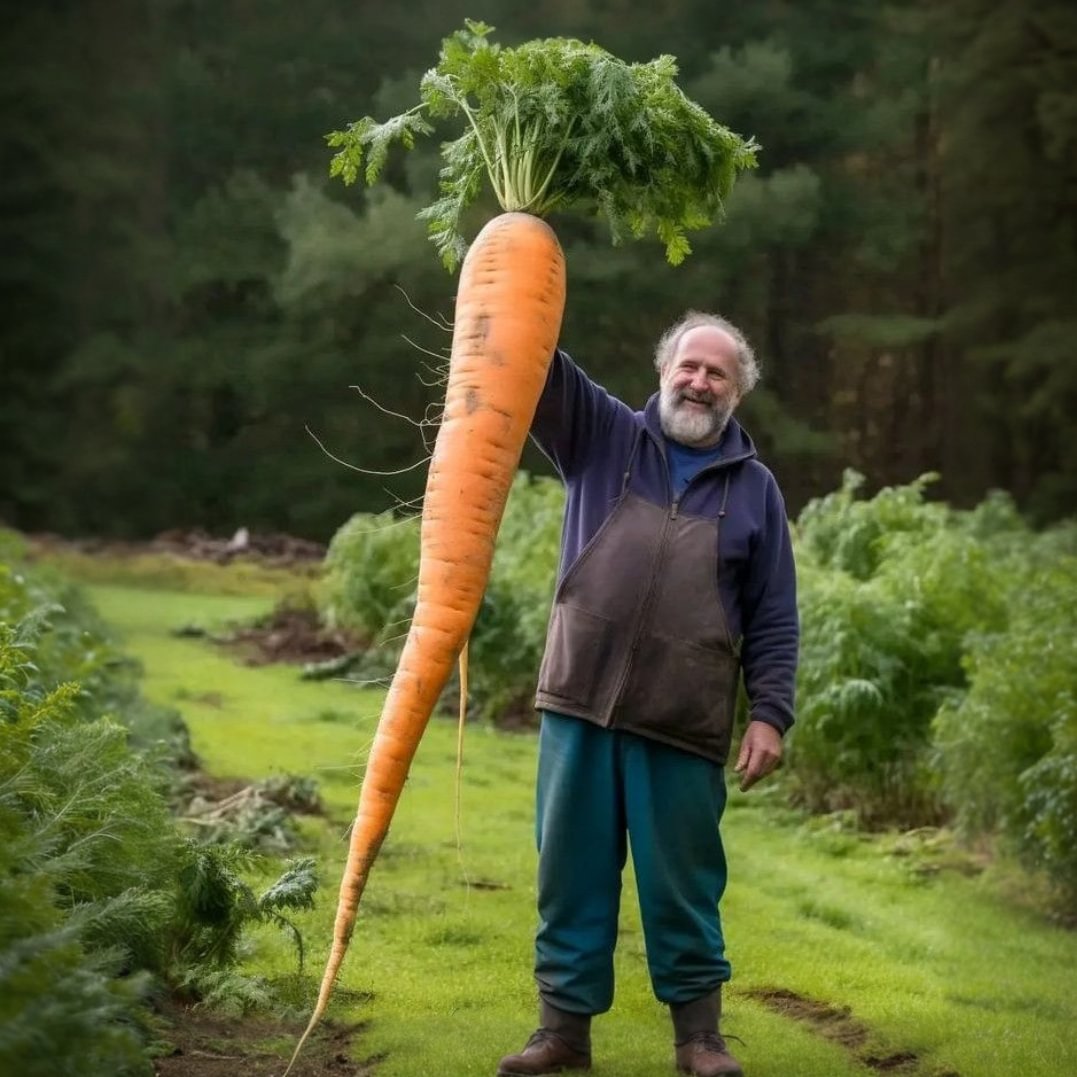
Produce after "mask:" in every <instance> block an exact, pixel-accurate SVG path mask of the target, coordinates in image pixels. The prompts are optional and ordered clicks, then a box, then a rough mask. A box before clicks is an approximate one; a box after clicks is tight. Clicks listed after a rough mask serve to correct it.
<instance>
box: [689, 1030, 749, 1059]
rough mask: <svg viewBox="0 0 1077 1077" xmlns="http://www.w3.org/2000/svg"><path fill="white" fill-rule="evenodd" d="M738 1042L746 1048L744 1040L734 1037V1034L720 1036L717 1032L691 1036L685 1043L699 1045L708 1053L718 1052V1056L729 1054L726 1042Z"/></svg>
mask: <svg viewBox="0 0 1077 1077" xmlns="http://www.w3.org/2000/svg"><path fill="white" fill-rule="evenodd" d="M727 1039H730V1040H736V1041H737V1043H739V1044H740V1045H741V1047H743V1046H745V1044H744V1040H742V1039H741V1038H740V1036H734V1035H732V1034H730V1035H728V1036H720V1035H719V1034H718V1033H717V1032H697V1033H695V1034H694V1035H692V1036H689V1037H688V1039H687V1040H686V1041H685V1042H686V1043H697V1044H699V1046H700V1047H705V1048H706V1049H707V1050H708V1051H716V1052H717V1053H718V1054H721V1055H727V1054H729V1048H728V1046H727V1045H726V1040H727Z"/></svg>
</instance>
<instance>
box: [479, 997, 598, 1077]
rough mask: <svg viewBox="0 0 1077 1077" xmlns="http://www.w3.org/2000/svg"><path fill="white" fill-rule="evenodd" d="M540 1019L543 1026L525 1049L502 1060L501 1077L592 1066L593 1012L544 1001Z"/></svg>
mask: <svg viewBox="0 0 1077 1077" xmlns="http://www.w3.org/2000/svg"><path fill="white" fill-rule="evenodd" d="M539 1019H540V1020H541V1022H542V1025H541V1027H540V1028H539V1029H537V1030H536V1031H535V1032H533V1033H532V1034H531V1038H530V1039H529V1040H528V1041H527V1043H526V1045H525V1046H524V1049H523V1050H522V1051H521V1052H520V1053H519V1054H516V1055H506V1056H505V1057H504V1058H503V1059H502V1060H501V1061H500V1062H499V1063H498V1067H497V1077H539V1075H541V1074H547V1073H563V1072H564V1071H565V1070H589V1069H590V1068H591V1015H590V1014H583V1013H567V1012H565V1011H564V1010H558V1009H555V1008H554V1007H553V1006H551V1005H550V1004H549V1003H548V1002H545V1001H543V1003H542V1008H541V1011H540V1014H539Z"/></svg>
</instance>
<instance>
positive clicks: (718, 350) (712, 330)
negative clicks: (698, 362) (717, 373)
mask: <svg viewBox="0 0 1077 1077" xmlns="http://www.w3.org/2000/svg"><path fill="white" fill-rule="evenodd" d="M688 357H691V358H697V359H698V358H711V359H716V358H723V359H728V360H731V361H736V358H737V342H736V341H735V340H734V339H733V337H732V336H731V335H730V334H729V333H727V332H726V331H725V330H724V329H719V328H718V326H716V325H696V326H693V327H692V328H691V329H687V330H685V331H684V333H682V334H681V338H680V340H678V341H677V349H676V351H675V352H674V358H676V359H684V358H688Z"/></svg>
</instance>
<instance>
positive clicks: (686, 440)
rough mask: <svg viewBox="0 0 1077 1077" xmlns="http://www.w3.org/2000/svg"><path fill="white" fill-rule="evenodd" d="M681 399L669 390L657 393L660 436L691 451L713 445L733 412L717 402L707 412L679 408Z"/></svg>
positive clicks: (677, 394) (680, 396)
mask: <svg viewBox="0 0 1077 1077" xmlns="http://www.w3.org/2000/svg"><path fill="white" fill-rule="evenodd" d="M683 399H684V397H683V396H682V395H681V394H680V393H679V392H674V391H673V390H672V389H663V390H662V391H661V392H660V393H659V396H658V417H659V419H660V421H661V423H662V433H663V434H665V435H666V437H667V438H671V439H672V440H673V441H676V442H679V443H680V444H681V445H687V446H689V447H690V448H702V447H704V446H707V445H716V444H717V443H718V439H719V438H721V436H722V432H723V431H724V430H725V428H726V424H727V423H728V422H729V417H730V416H731V415H732V414H733V408H732V407H729V406H723V405H722V404H719V403H717V402H716V403H714V404H711V405H710V407H709V408H708V410H707V411H696V410H694V409H691V408H685V407H682V406H681V402H682V400H683Z"/></svg>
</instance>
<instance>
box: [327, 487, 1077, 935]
mask: <svg viewBox="0 0 1077 1077" xmlns="http://www.w3.org/2000/svg"><path fill="white" fill-rule="evenodd" d="M934 481H935V478H934V477H933V476H930V475H927V476H924V477H923V478H921V479H919V480H917V481H916V482H913V483H910V484H908V485H906V486H900V487H888V488H885V489H883V490H881V491H880V492H879V493H877V494H876V495H875V496H873V497H864V496H863V495H862V491H863V485H864V480H863V478H862V476H860V475H858V474H856V473H855V472H848V473H847V474H846V476H845V480H844V482H843V484H842V486H841V487H840V488H839V489H838V490H836V491H835V492H833V493H831V494H829V495H827V496H825V497H823V498H819V499H816V500H814V501H812V502H811V503H809V504H808V505H807V506H806V507H805V509H804V511H803V512H802V513H801V515H800V517H799V518H798V520H797V522H796V526H795V529H794V530H795V540H796V550H797V562H798V573H799V578H800V579H799V590H800V595H799V601H800V611H801V620H802V627H803V631H802V647H801V664H800V671H799V682H798V705H797V712H798V719H797V724H796V726H795V727H794V730H793V733H792V735H791V737H790V747H789V757H788V767H787V771H786V780H785V783H784V786H785V790H786V792H787V795H788V796H789V797H790V798H791V800H792V802H793V803H795V804H797V805H799V806H803V807H805V808H807V809H808V810H810V811H812V812H815V813H823V814H827V813H832V812H844V811H848V812H851V813H852V815H853V817H854V818H855V819H856V820H858V822H859V823H861V824H862V825H868V826H871V827H878V828H885V827H889V826H901V827H906V828H907V827H916V826H924V825H936V824H940V823H947V822H951V821H952V822H954V823H955V824H956V825H957V826H958V827H959V829H960V830H961V832H962V833H963V834H964V835H965V836H966V837H967V838H969V839H973V838H980V837H983V836H995V835H997V836H1000V837H1001V838H1002V839H1003V840H1004V842H1005V843H1006V845H1007V847H1008V848H1011V849H1014V850H1016V851H1017V852H1019V854H1020V855H1021V856H1022V858H1023V859H1024V861H1025V863H1026V864H1027V865H1028V866H1029V867H1030V868H1032V869H1034V870H1042V871H1045V872H1046V873H1047V875H1048V876H1049V878H1050V879H1051V880H1052V881H1053V885H1054V886H1055V887H1056V889H1057V898H1058V904H1059V908H1060V909H1062V910H1068V914H1073V913H1075V912H1077V900H1075V898H1077V891H1075V889H1074V880H1075V878H1077V876H1075V871H1077V859H1075V857H1074V854H1073V852H1072V850H1074V849H1075V848H1077V846H1075V845H1074V843H1073V842H1072V841H1071V840H1070V839H1071V837H1072V826H1073V819H1074V818H1075V817H1077V816H1075V814H1074V812H1073V804H1074V802H1073V797H1074V795H1075V785H1074V781H1075V779H1074V774H1075V773H1077V770H1075V769H1074V768H1075V767H1077V754H1075V753H1077V748H1075V746H1074V730H1075V724H1074V723H1075V722H1077V704H1075V700H1077V661H1075V660H1074V649H1073V648H1074V643H1073V641H1074V639H1077V633H1075V632H1074V623H1073V613H1072V610H1071V609H1070V605H1071V602H1070V601H1069V596H1070V595H1072V593H1073V583H1074V572H1075V571H1077V569H1075V564H1077V561H1075V558H1077V529H1075V528H1074V527H1073V526H1072V525H1059V526H1056V527H1054V528H1052V529H1049V530H1046V531H1043V532H1034V531H1032V530H1031V529H1030V527H1029V526H1028V524H1027V523H1026V522H1025V521H1024V520H1022V518H1021V517H1020V516H1019V514H1018V513H1017V511H1016V509H1015V507H1014V505H1013V502H1012V500H1011V499H1009V498H1007V497H1006V496H1004V495H992V496H991V497H989V498H987V499H985V500H984V501H983V502H982V503H981V504H980V505H978V506H977V507H976V508H974V509H971V510H962V511H958V510H954V509H952V508H950V507H949V506H947V505H946V504H945V503H942V502H939V501H932V500H929V499H928V498H927V496H926V495H927V493H928V491H929V489H930V487H931V484H932V483H933V482H934ZM562 507H563V497H562V492H561V490H560V488H559V486H558V485H557V484H556V483H555V482H553V481H552V480H550V479H546V478H533V477H530V476H528V475H526V474H521V475H520V476H518V478H517V480H516V483H515V485H514V487H513V491H512V494H511V496H510V498H509V503H508V507H507V509H506V514H505V520H504V523H503V526H502V532H501V535H500V538H499V542H498V547H497V553H496V556H495V560H494V568H493V573H492V576H491V580H490V585H489V588H488V590H487V594H486V599H485V601H484V603H483V606H482V608H481V610H480V613H479V617H478V620H477V622H476V625H475V630H474V633H473V636H472V641H471V660H472V670H473V676H472V678H471V707H472V711H471V713H472V714H473V715H475V716H478V717H482V718H485V719H488V720H491V719H492V720H500V721H506V720H517V719H519V717H520V716H521V715H522V716H525V717H526V716H527V715H528V714H529V713H530V709H531V705H532V699H533V695H534V683H535V676H536V674H537V670H538V666H539V661H540V658H541V655H542V649H543V646H544V644H545V633H546V625H547V619H548V616H549V605H550V600H551V598H552V588H553V581H554V578H555V576H556V571H557V558H558V550H559V534H560V524H561V513H562ZM414 524H415V522H414V521H406V520H403V521H401V520H394V519H393V518H392V517H390V516H388V515H385V516H381V517H377V518H371V517H369V516H364V515H359V516H356V517H354V518H353V519H352V520H350V521H349V522H348V523H347V524H345V526H344V527H342V528H341V530H340V532H339V533H338V535H337V536H336V537H335V538H334V539H333V542H332V544H331V547H330V553H329V557H328V559H327V566H328V568H327V572H326V576H325V581H324V586H323V591H322V598H321V601H322V603H323V608H324V610H325V611H326V613H327V615H328V616H330V617H332V618H336V619H337V620H339V621H341V622H342V623H347V624H350V625H352V626H354V627H357V628H362V629H363V630H364V631H365V632H366V633H367V634H368V638H370V639H371V641H372V644H373V645H372V647H371V649H370V650H369V651H368V652H367V655H366V657H365V659H364V661H363V664H362V665H361V666H360V667H359V669H360V673H359V674H358V676H359V677H360V678H361V679H362V678H369V679H371V680H376V679H377V678H379V677H381V676H385V675H386V674H387V673H389V672H391V670H392V668H393V665H394V662H395V657H396V649H397V647H398V645H399V638H400V636H401V634H402V632H403V630H404V627H405V625H406V622H407V618H408V616H409V614H410V608H411V602H412V598H413V589H414V573H415V564H416V561H417V556H418V553H417V529H416V527H415V526H414ZM455 690H456V686H455V685H453V686H451V688H450V693H451V692H453V691H455ZM447 702H448V703H450V705H451V701H447Z"/></svg>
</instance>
